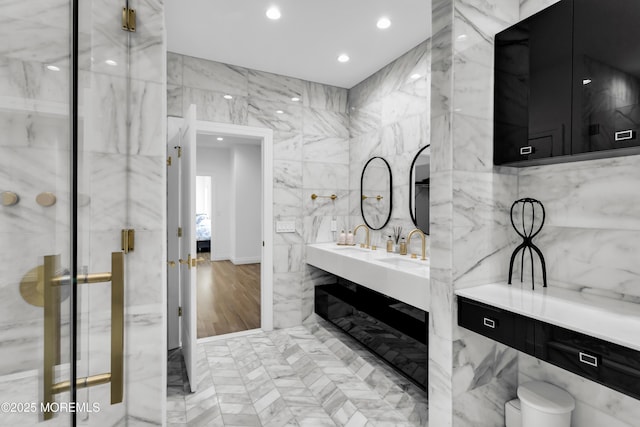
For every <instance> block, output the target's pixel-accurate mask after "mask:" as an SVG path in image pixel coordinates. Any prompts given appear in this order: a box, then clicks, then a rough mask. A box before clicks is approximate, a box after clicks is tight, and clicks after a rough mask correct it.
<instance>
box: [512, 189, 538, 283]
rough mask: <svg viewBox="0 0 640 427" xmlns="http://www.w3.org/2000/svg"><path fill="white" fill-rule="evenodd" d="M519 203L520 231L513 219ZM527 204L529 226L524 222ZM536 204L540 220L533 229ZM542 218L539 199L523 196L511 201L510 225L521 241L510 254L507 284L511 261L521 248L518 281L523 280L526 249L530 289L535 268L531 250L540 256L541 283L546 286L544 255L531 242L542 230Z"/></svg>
mask: <svg viewBox="0 0 640 427" xmlns="http://www.w3.org/2000/svg"><path fill="white" fill-rule="evenodd" d="M520 204H521V205H522V215H521V216H522V232H521V231H520V230H518V227H517V226H516V223H515V221H514V219H513V214H514V211H516V207H517V206H518V205H520ZM527 206H530V207H531V226H530V227H527V224H526V222H525V210H526V208H527ZM536 206H539V207H540V209H541V210H542V221H541V222H540V225H539V226H538V228H537V230H535V231H534V227H535V222H536ZM544 218H545V212H544V206H543V205H542V203H540V201H539V200H536V199H530V198H524V199H520V200H516V201H515V202H513V205H511V225H513V228H514V230H516V233H518V235H519V236H520V237H522V239H523V242H522V243H521V244H520V245H519V246H518V247H517V248H516V249H515V250H514V251H513V254H511V262H510V263H509V284H511V275H512V273H513V261H514V260H515V259H516V255H517V254H518V252H519V251H520V250H522V258H521V260H520V282H522V281H523V278H524V255H525V252H526V251H527V249H528V250H529V256H530V257H531V289H534V288H535V286H534V280H533V279H534V274H533V271H534V270H535V268H534V264H533V251H535V252H536V254H538V256H539V257H540V263H541V264H542V283H543V287H545V288H546V287H547V268H546V266H545V263H544V256H542V252H541V251H540V249H538V247H537V246H536V245H535V244H534V243H533V238H534V237H536V236H537V235H538V233H540V230H542V226H543V225H544ZM527 228H528V230H527Z"/></svg>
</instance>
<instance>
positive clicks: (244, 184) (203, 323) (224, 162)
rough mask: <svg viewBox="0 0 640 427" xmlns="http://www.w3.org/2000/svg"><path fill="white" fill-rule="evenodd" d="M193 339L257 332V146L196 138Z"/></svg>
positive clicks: (234, 138) (249, 141) (241, 139)
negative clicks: (254, 330)
mask: <svg viewBox="0 0 640 427" xmlns="http://www.w3.org/2000/svg"><path fill="white" fill-rule="evenodd" d="M196 147H197V157H196V175H197V177H196V239H197V249H198V258H200V259H201V260H202V261H201V262H200V263H199V265H198V271H197V277H196V283H197V297H196V300H197V337H198V339H201V338H208V337H212V336H217V335H224V334H228V333H233V332H242V331H247V330H251V329H258V328H260V281H261V280H260V279H261V278H260V265H261V262H262V225H261V203H262V165H261V140H260V139H259V138H250V137H245V136H240V135H222V134H208V133H200V132H199V133H197V136H196Z"/></svg>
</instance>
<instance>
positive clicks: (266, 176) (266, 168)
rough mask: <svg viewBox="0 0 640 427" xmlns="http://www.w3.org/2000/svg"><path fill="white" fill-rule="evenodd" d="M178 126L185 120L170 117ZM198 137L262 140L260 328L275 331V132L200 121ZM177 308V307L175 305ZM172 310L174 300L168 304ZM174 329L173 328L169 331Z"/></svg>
mask: <svg viewBox="0 0 640 427" xmlns="http://www.w3.org/2000/svg"><path fill="white" fill-rule="evenodd" d="M168 120H169V121H170V122H175V123H176V124H177V125H178V127H179V125H180V124H181V123H182V118H179V117H168ZM196 132H197V133H199V134H214V135H228V136H239V137H253V138H256V139H260V140H261V142H260V145H261V152H262V242H263V247H262V262H261V263H260V329H262V330H263V331H271V330H273V130H272V129H267V128H259V127H252V126H242V125H233V124H227V123H215V122H208V121H202V120H198V121H197V125H196ZM176 306H177V305H176ZM169 309H171V301H169ZM169 330H171V328H169Z"/></svg>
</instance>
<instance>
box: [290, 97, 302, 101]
mask: <svg viewBox="0 0 640 427" xmlns="http://www.w3.org/2000/svg"><path fill="white" fill-rule="evenodd" d="M291 100H292V101H293V102H298V101H300V98H298V97H297V96H294V97H293V98H291Z"/></svg>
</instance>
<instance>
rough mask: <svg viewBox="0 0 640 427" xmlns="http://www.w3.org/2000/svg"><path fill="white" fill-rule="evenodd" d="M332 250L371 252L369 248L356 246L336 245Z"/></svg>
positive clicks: (355, 252) (352, 252)
mask: <svg viewBox="0 0 640 427" xmlns="http://www.w3.org/2000/svg"><path fill="white" fill-rule="evenodd" d="M334 250H336V251H338V252H340V253H341V254H367V253H370V252H371V250H369V249H365V248H360V247H358V246H336V247H335V248H334Z"/></svg>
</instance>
